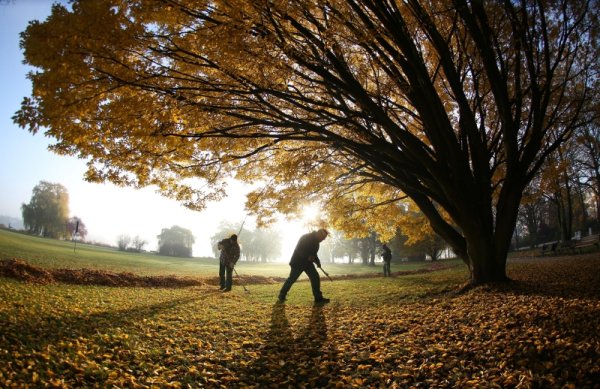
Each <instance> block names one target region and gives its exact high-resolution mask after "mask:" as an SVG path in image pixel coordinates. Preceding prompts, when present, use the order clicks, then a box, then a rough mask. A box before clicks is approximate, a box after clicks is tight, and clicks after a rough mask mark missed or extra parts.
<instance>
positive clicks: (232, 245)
mask: <svg viewBox="0 0 600 389" xmlns="http://www.w3.org/2000/svg"><path fill="white" fill-rule="evenodd" d="M218 248H219V250H221V255H220V256H219V260H220V261H221V263H222V264H224V265H225V266H227V267H229V268H233V267H234V266H235V264H236V263H237V261H238V259H240V245H239V244H238V242H237V241H234V240H233V239H231V238H227V239H223V240H222V241H220V242H219V243H218Z"/></svg>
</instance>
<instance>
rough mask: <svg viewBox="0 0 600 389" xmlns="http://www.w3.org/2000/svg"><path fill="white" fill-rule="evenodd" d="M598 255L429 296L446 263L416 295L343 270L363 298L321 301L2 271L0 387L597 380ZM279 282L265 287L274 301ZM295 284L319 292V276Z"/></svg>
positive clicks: (523, 266)
mask: <svg viewBox="0 0 600 389" xmlns="http://www.w3.org/2000/svg"><path fill="white" fill-rule="evenodd" d="M599 266H600V258H599V257H598V256H597V255H596V256H594V257H585V258H563V259H553V260H540V261H522V262H519V261H513V262H511V263H510V265H509V275H510V276H511V278H512V279H514V280H515V281H514V282H513V283H512V284H510V285H498V286H496V285H493V286H485V287H479V288H474V289H472V290H470V291H468V292H467V293H464V294H460V295H454V294H447V295H439V294H437V295H435V294H429V295H428V294H427V293H426V291H427V289H428V288H434V287H439V284H440V283H442V282H443V280H444V277H445V274H447V275H448V276H447V278H446V279H447V280H451V281H452V282H455V281H456V277H455V274H454V273H451V272H436V273H431V274H425V275H421V276H419V277H423V278H422V279H423V282H422V284H421V285H414V288H415V293H416V294H417V295H418V296H422V295H426V296H429V297H424V298H415V299H407V298H405V297H406V296H405V294H406V289H405V282H406V281H405V280H404V279H403V278H401V277H399V278H395V279H389V278H388V279H380V280H381V282H382V283H384V285H385V286H386V288H387V293H388V295H387V296H386V300H385V302H382V301H381V300H375V299H373V300H371V299H369V298H368V294H365V293H363V291H362V289H364V285H365V282H363V281H360V280H339V281H336V283H339V284H342V285H343V286H344V288H340V289H332V290H334V291H338V290H343V293H344V294H345V297H346V298H348V296H353V295H356V296H360V300H344V301H345V303H343V304H339V303H335V301H336V297H341V296H336V295H335V294H333V295H329V296H328V297H332V298H333V300H334V302H333V303H331V304H329V305H327V306H324V307H312V306H308V305H293V304H271V303H264V302H261V300H260V299H259V298H257V297H255V294H254V293H253V294H243V293H241V291H240V290H239V288H236V289H234V291H233V292H231V293H226V294H221V293H218V292H216V291H215V288H214V287H209V286H206V285H202V286H197V287H193V288H136V287H132V288H106V287H100V286H85V287H83V286H72V285H65V284H48V285H40V284H24V283H20V282H15V281H13V280H10V279H2V280H0V282H2V288H0V301H2V302H3V304H1V305H0V328H1V329H2V331H0V386H1V387H23V386H25V385H31V386H39V387H46V386H47V387H139V388H152V387H174V388H178V387H228V388H229V387H234V388H235V387H281V386H283V387H286V386H291V387H341V388H347V387H361V388H363V387H386V388H388V387H390V388H393V387H397V388H405V387H416V388H418V387H423V388H446V387H486V388H487V387H498V388H504V387H512V388H516V387H520V388H527V387H544V388H546V387H558V388H562V387H567V388H569V387H572V388H594V387H597V384H598V382H600V367H599V365H598V363H597V361H598V360H599V357H600V336H599V334H598V328H600V272H598V268H599ZM427 277H431V281H432V282H430V283H428V282H427V280H428V278H427ZM419 279H421V278H419ZM373 282H375V281H373ZM447 282H448V281H447ZM279 286H280V285H265V286H261V287H260V288H258V287H257V288H255V289H260V291H261V292H262V291H268V292H270V293H271V294H272V295H273V299H274V298H275V296H276V293H277V291H278V289H279ZM323 287H324V288H325V287H326V286H325V285H324V286H323ZM432 290H433V289H432ZM291 293H295V294H306V295H310V285H308V283H298V284H296V285H294V288H293V290H292V291H291ZM338 293H342V292H338ZM394 293H396V294H394ZM431 296H434V297H431ZM338 299H339V298H338ZM374 301H377V303H374Z"/></svg>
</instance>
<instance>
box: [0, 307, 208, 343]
mask: <svg viewBox="0 0 600 389" xmlns="http://www.w3.org/2000/svg"><path fill="white" fill-rule="evenodd" d="M203 298H204V296H199V297H187V298H181V299H175V300H170V301H164V302H160V303H157V304H152V305H148V306H143V307H139V308H135V309H125V310H120V311H109V312H102V313H95V314H91V315H85V314H80V315H77V314H72V315H63V316H40V317H32V316H31V315H27V316H24V317H25V319H26V320H15V318H11V317H7V316H6V315H4V314H1V315H0V328H1V329H2V337H0V341H2V343H3V342H6V346H10V345H12V346H17V347H22V346H24V347H28V348H32V349H38V350H42V349H44V348H45V346H47V345H49V344H55V345H56V344H59V343H60V342H61V341H62V342H69V341H73V340H76V339H78V338H80V337H82V338H87V337H89V336H92V335H95V334H98V333H106V332H107V331H108V330H109V329H114V328H124V329H126V328H127V327H128V326H131V325H132V324H134V323H137V322H140V321H142V320H143V319H147V318H151V317H153V316H155V315H157V314H159V313H161V312H163V311H168V310H170V309H173V308H175V307H177V306H179V305H184V304H187V303H190V302H192V301H196V300H201V299H203ZM2 343H0V346H2Z"/></svg>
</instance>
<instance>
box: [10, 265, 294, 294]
mask: <svg viewBox="0 0 600 389" xmlns="http://www.w3.org/2000/svg"><path fill="white" fill-rule="evenodd" d="M0 277H10V278H15V279H17V280H20V281H25V282H30V283H38V284H49V283H55V282H61V283H65V284H73V285H103V286H138V287H165V288H168V287H188V286H202V285H218V283H219V279H218V277H206V278H194V277H181V276H174V275H172V276H141V275H136V274H133V273H130V272H111V271H106V270H96V269H44V268H41V267H37V266H34V265H31V264H29V263H27V262H25V261H23V260H20V259H14V258H13V259H2V260H0ZM282 280H283V278H277V277H263V276H242V277H241V278H240V281H241V282H242V283H250V284H271V283H278V282H281V281H282Z"/></svg>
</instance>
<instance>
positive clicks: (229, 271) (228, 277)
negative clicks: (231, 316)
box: [225, 266, 233, 292]
mask: <svg viewBox="0 0 600 389" xmlns="http://www.w3.org/2000/svg"><path fill="white" fill-rule="evenodd" d="M232 284H233V268H232V267H229V266H225V291H226V292H229V291H230V290H231V285H232Z"/></svg>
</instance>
